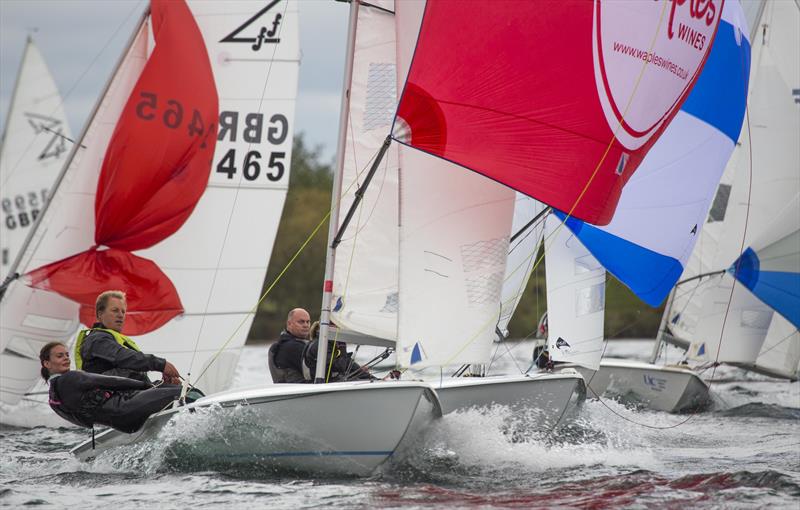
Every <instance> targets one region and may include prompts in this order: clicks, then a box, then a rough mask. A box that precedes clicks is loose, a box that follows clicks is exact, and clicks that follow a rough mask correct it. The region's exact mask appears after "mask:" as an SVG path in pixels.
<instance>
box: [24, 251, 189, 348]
mask: <svg viewBox="0 0 800 510" xmlns="http://www.w3.org/2000/svg"><path fill="white" fill-rule="evenodd" d="M27 276H28V277H29V278H30V279H31V282H30V283H31V285H32V286H34V287H37V288H41V289H47V290H54V291H56V292H58V293H59V294H61V295H63V296H66V297H68V298H70V299H72V300H73V301H77V302H78V303H80V304H81V309H80V319H81V322H82V323H83V324H87V325H91V324H93V323H94V322H95V311H94V303H95V300H96V299H97V295H98V294H100V293H101V292H103V291H104V290H111V289H122V290H125V292H126V294H127V301H128V314H127V317H126V319H125V328H124V331H123V333H125V334H126V335H141V334H144V333H147V332H149V331H153V330H155V329H158V328H159V327H161V326H163V325H164V324H165V323H166V322H168V321H169V320H170V319H171V318H173V317H175V316H176V315H178V314H180V313H181V312H183V305H181V301H180V299H179V298H178V293H177V291H176V290H175V287H174V286H173V285H172V282H171V281H170V280H169V278H167V276H166V275H165V274H164V273H163V272H161V270H160V269H159V268H158V266H157V265H156V264H155V263H154V262H153V261H151V260H147V259H145V258H142V257H137V256H136V255H134V254H132V253H130V252H128V251H125V250H117V249H114V248H111V249H108V250H94V249H93V250H90V251H88V252H83V253H79V254H77V255H75V256H73V257H69V258H67V259H64V260H60V261H58V262H54V263H52V264H48V265H46V266H43V267H40V268H39V269H37V270H36V271H33V272H32V273H29V274H28V275H27Z"/></svg>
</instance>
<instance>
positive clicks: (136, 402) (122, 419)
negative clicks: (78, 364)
mask: <svg viewBox="0 0 800 510" xmlns="http://www.w3.org/2000/svg"><path fill="white" fill-rule="evenodd" d="M49 383H50V407H51V408H53V410H54V411H55V412H56V414H58V415H59V416H61V417H62V418H64V419H65V420H67V421H69V422H71V423H74V424H75V425H78V426H81V427H92V426H93V425H94V424H95V423H97V424H101V425H108V426H109V427H113V428H115V429H117V430H121V431H122V432H127V433H132V432H136V431H137V430H139V429H140V428H141V427H142V425H144V422H145V421H146V420H147V418H148V417H149V416H150V415H151V414H153V413H156V412H158V411H161V410H162V409H164V408H165V407H166V406H167V405H169V404H170V403H171V402H172V401H174V400H176V399H177V398H179V397H180V394H181V387H180V386H177V385H161V386H159V387H158V388H153V387H152V386H151V385H150V384H149V383H146V382H144V381H139V380H136V379H129V378H127V377H115V376H107V375H98V374H89V373H86V372H82V371H80V370H70V371H69V372H66V373H64V374H62V375H60V376H55V377H51V378H50V381H49Z"/></svg>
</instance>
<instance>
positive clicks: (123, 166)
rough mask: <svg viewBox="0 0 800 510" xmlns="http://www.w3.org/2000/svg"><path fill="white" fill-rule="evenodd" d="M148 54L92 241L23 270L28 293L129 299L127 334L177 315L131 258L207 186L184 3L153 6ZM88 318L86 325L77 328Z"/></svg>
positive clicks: (173, 302) (201, 90)
mask: <svg viewBox="0 0 800 510" xmlns="http://www.w3.org/2000/svg"><path fill="white" fill-rule="evenodd" d="M151 21H152V26H153V34H154V39H155V43H156V44H155V48H154V49H153V52H152V54H151V56H150V58H149V59H148V61H147V64H146V65H145V67H144V70H143V71H142V74H141V76H140V77H139V79H138V81H137V83H136V85H135V87H134V89H133V91H132V93H131V95H130V97H129V98H128V101H127V103H126V104H125V107H124V109H123V111H122V114H121V115H120V118H119V121H118V122H117V126H116V129H115V130H114V133H113V135H112V137H111V140H110V142H109V145H108V148H107V149H106V154H105V158H104V160H103V165H102V169H101V172H100V177H99V180H98V183H97V194H96V197H95V243H96V246H107V247H109V248H111V249H109V250H97V249H96V247H92V248H91V249H89V250H88V251H86V252H83V253H80V254H78V255H76V256H73V257H70V258H68V259H64V260H61V261H58V262H55V263H52V264H49V265H47V266H44V267H42V268H39V269H36V270H34V271H32V272H30V273H29V274H28V275H27V276H28V278H29V281H30V284H31V285H32V286H34V287H38V288H43V289H48V290H52V291H55V292H57V293H59V294H61V295H63V296H65V297H68V298H70V299H72V300H74V301H77V302H78V303H80V304H81V320H82V321H84V323H85V324H91V323H92V322H93V319H92V318H93V317H94V301H95V299H96V297H97V295H98V294H100V293H101V292H103V291H105V290H109V289H119V290H123V291H125V292H126V293H127V295H128V314H129V319H130V320H128V321H127V322H126V324H125V331H124V333H126V334H142V333H146V332H149V331H153V330H155V329H157V328H159V327H161V326H162V325H163V324H164V323H166V322H167V321H169V320H170V319H171V318H172V317H175V316H176V315H178V314H180V313H182V312H183V306H182V304H181V301H180V298H179V296H178V294H177V291H176V290H175V287H174V286H173V285H172V282H171V281H170V280H169V278H168V277H167V276H166V275H165V274H164V273H163V272H162V271H161V270H160V269H159V268H158V266H157V265H156V264H155V263H153V262H152V261H150V260H147V259H144V258H141V257H137V256H135V255H133V254H131V253H130V252H131V251H133V250H141V249H144V248H148V247H150V246H153V245H154V244H156V243H158V242H160V241H162V240H164V239H166V238H167V237H169V236H170V235H172V234H173V233H174V232H175V231H176V230H178V228H180V227H181V225H183V224H184V222H185V221H186V220H187V219H188V217H189V215H190V214H191V213H192V210H193V209H194V207H195V205H196V204H197V202H198V200H200V197H201V196H202V194H203V192H204V191H205V189H206V185H207V183H208V178H209V173H210V171H211V159H212V156H213V154H214V147H215V145H216V126H217V122H218V116H219V100H218V97H217V90H216V85H215V82H214V75H213V72H212V70H211V64H210V62H209V60H208V54H207V51H206V46H205V43H204V42H203V38H202V36H201V34H200V30H199V28H198V27H197V24H196V23H195V21H194V18H193V17H192V14H191V12H190V11H189V8H188V7H187V5H186V3H185V2H184V1H183V0H179V1H175V0H153V1H152V3H151ZM87 320H88V322H86V321H87Z"/></svg>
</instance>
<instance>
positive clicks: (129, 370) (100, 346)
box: [81, 322, 167, 383]
mask: <svg viewBox="0 0 800 510" xmlns="http://www.w3.org/2000/svg"><path fill="white" fill-rule="evenodd" d="M92 327H93V328H104V327H105V326H103V325H102V324H101V323H99V322H98V323H96V324H95V325H94V326H92ZM81 358H82V359H83V366H82V367H81V369H82V370H84V371H86V372H91V373H93V374H103V375H117V376H120V377H129V378H131V379H138V380H140V381H144V382H147V383H149V382H150V379H149V378H148V377H147V372H150V371H152V372H163V371H164V365H166V363H167V361H166V360H165V359H164V358H159V357H158V356H153V355H152V354H144V353H143V352H139V351H135V350H133V349H128V348H127V347H123V346H121V345H120V344H118V343H117V341H116V340H114V337H113V336H112V335H111V333H108V332H106V331H100V330H94V331H92V332H91V333H89V334H88V335H86V338H85V339H84V340H83V345H81Z"/></svg>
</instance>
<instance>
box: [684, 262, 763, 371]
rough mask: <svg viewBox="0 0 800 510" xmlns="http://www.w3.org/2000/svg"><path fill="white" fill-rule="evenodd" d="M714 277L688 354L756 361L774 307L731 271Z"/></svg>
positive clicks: (703, 359) (730, 360) (724, 359)
mask: <svg viewBox="0 0 800 510" xmlns="http://www.w3.org/2000/svg"><path fill="white" fill-rule="evenodd" d="M714 279H715V280H716V281H717V283H716V285H715V286H714V288H713V290H712V291H711V292H710V293H709V295H708V296H707V297H706V300H705V301H704V303H703V311H702V320H701V322H700V323H699V324H698V326H697V335H696V336H695V338H694V340H693V342H692V345H691V348H690V349H689V355H690V356H691V357H693V358H695V359H698V360H702V361H716V362H720V363H724V362H731V363H747V364H751V363H754V362H755V360H756V358H757V357H758V353H759V352H760V351H761V346H762V345H763V344H764V340H765V339H766V337H767V330H768V329H769V324H770V321H771V320H772V314H773V311H772V309H771V308H770V307H769V306H767V305H765V304H764V303H763V302H762V301H760V300H759V299H758V298H756V297H755V296H754V295H753V294H752V293H751V292H750V291H749V290H747V288H746V287H745V286H744V285H742V284H741V283H739V282H737V281H735V280H734V279H733V278H732V277H731V276H730V275H729V274H727V273H726V274H724V275H722V276H718V277H716V278H714Z"/></svg>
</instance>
